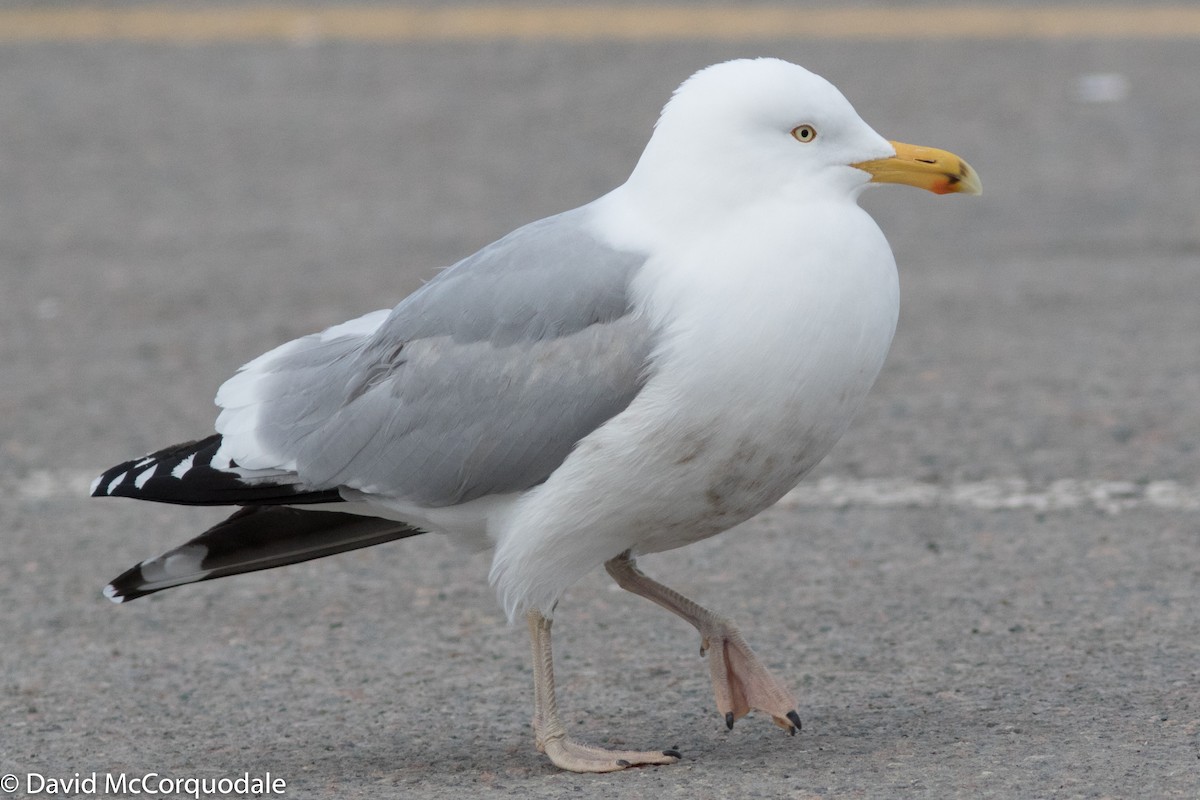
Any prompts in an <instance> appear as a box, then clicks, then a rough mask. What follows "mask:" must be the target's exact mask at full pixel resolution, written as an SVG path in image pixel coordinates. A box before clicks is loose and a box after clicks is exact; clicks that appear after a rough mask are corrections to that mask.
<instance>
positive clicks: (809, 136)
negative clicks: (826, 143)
mask: <svg viewBox="0 0 1200 800" xmlns="http://www.w3.org/2000/svg"><path fill="white" fill-rule="evenodd" d="M792 136H794V137H795V138H796V141H797V142H803V143H805V144H808V143H809V142H811V141H812V140H813V139H816V138H817V129H816V128H814V127H813V126H812V125H798V126H796V127H795V128H792Z"/></svg>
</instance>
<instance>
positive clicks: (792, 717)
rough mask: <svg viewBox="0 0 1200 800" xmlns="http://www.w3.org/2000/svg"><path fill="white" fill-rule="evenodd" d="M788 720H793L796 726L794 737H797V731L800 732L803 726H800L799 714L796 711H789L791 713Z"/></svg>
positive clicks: (788, 714) (793, 732) (793, 730)
mask: <svg viewBox="0 0 1200 800" xmlns="http://www.w3.org/2000/svg"><path fill="white" fill-rule="evenodd" d="M787 718H788V719H789V720H791V723H792V724H793V725H795V726H796V727H794V728H792V736H795V735H796V731H798V730H800V728H801V725H800V715H799V714H797V713H796V712H795V711H789V712H788V713H787Z"/></svg>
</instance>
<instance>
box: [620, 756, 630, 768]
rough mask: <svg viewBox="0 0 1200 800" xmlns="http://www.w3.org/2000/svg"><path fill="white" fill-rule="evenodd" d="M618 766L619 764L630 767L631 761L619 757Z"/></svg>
mask: <svg viewBox="0 0 1200 800" xmlns="http://www.w3.org/2000/svg"><path fill="white" fill-rule="evenodd" d="M617 766H618V767H628V766H629V762H628V761H626V760H625V759H623V758H618V759H617Z"/></svg>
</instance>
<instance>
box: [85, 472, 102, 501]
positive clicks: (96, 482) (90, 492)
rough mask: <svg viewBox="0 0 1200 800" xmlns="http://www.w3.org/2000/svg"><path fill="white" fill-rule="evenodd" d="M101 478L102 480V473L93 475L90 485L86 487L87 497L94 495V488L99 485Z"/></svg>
mask: <svg viewBox="0 0 1200 800" xmlns="http://www.w3.org/2000/svg"><path fill="white" fill-rule="evenodd" d="M102 480H104V476H103V475H97V476H96V477H95V478H94V479H93V480H92V485H91V486H89V487H88V497H95V496H96V489H97V488H98V487H99V486H100V481H102Z"/></svg>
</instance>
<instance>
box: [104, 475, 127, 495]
mask: <svg viewBox="0 0 1200 800" xmlns="http://www.w3.org/2000/svg"><path fill="white" fill-rule="evenodd" d="M128 474H129V473H128V472H127V471H126V472H122V473H121V474H120V475H118V476H117V477H115V478H113V479H112V480H111V481H109V482H108V486H107V487H106V488H105V489H104V493H105V494H112V493H113V489H115V488H117V484H119V483H120V482H121V481H123V480H125V476H126V475H128Z"/></svg>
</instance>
